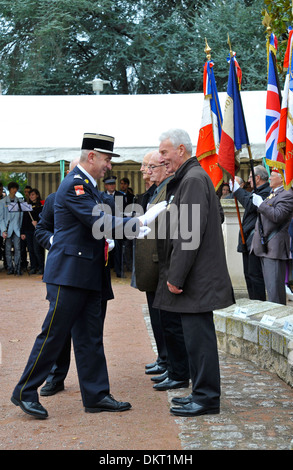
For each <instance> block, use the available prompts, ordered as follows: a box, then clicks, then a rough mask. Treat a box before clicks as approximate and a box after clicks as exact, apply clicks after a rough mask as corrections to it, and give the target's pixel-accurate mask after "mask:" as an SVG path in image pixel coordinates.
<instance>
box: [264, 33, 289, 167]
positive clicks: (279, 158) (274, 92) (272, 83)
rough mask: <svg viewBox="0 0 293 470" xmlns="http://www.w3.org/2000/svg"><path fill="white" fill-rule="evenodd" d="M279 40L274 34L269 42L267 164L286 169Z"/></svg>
mask: <svg viewBox="0 0 293 470" xmlns="http://www.w3.org/2000/svg"><path fill="white" fill-rule="evenodd" d="M277 48H278V40H277V38H276V36H275V35H274V34H273V33H272V34H271V35H270V40H269V61H268V62H269V63H268V84H267V100H266V163H267V165H269V166H270V167H278V168H284V165H285V162H284V156H283V154H282V153H281V152H280V151H279V150H278V148H277V144H278V136H279V127H280V117H281V103H282V95H281V91H280V85H279V79H278V72H277V67H276V52H277Z"/></svg>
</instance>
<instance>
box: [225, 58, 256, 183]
mask: <svg viewBox="0 0 293 470" xmlns="http://www.w3.org/2000/svg"><path fill="white" fill-rule="evenodd" d="M247 146H249V139H248V135H247V130H246V123H245V119H244V114H243V109H242V102H241V97H240V91H239V83H238V80H237V75H236V68H235V56H233V57H231V59H230V69H229V78H228V87H227V97H226V102H225V110H224V120H223V127H222V135H221V141H220V148H219V159H218V164H219V166H220V167H221V168H222V169H223V170H224V171H226V172H227V173H228V175H229V176H230V178H231V179H232V180H234V178H235V173H236V171H237V169H238V168H239V166H240V157H239V154H240V152H241V150H242V148H244V147H247Z"/></svg>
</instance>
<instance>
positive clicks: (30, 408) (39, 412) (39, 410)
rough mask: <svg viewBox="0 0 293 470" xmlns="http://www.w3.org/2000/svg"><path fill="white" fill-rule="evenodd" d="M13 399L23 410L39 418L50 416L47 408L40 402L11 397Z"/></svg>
mask: <svg viewBox="0 0 293 470" xmlns="http://www.w3.org/2000/svg"><path fill="white" fill-rule="evenodd" d="M11 401H12V403H13V404H14V405H16V406H20V408H21V409H22V411H24V412H25V413H27V414H28V415H31V416H34V417H35V418H38V419H45V418H47V417H48V412H47V410H46V409H45V408H44V407H43V406H42V405H41V403H39V402H30V401H22V400H18V399H17V398H15V397H11Z"/></svg>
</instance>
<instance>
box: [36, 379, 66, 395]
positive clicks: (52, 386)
mask: <svg viewBox="0 0 293 470" xmlns="http://www.w3.org/2000/svg"><path fill="white" fill-rule="evenodd" d="M62 390H64V383H63V382H60V383H56V382H50V383H49V382H47V383H46V384H45V385H44V386H43V387H42V388H41V390H40V395H41V396H42V397H50V396H51V395H55V394H56V393H58V392H62Z"/></svg>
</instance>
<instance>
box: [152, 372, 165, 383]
mask: <svg viewBox="0 0 293 470" xmlns="http://www.w3.org/2000/svg"><path fill="white" fill-rule="evenodd" d="M167 377H168V371H167V370H166V372H164V373H163V374H162V375H155V377H152V378H151V380H152V381H153V382H157V383H159V382H163V380H165V379H166V378H167Z"/></svg>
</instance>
